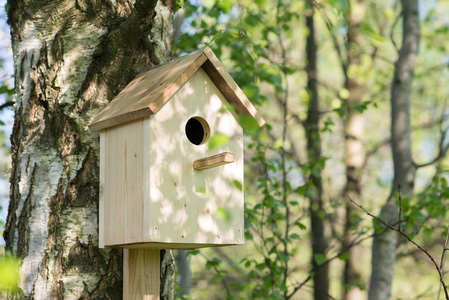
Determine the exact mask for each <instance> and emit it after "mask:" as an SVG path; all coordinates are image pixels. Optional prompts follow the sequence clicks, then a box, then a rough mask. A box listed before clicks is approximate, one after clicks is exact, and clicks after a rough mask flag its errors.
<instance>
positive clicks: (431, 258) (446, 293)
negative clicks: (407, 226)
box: [346, 195, 449, 300]
mask: <svg viewBox="0 0 449 300" xmlns="http://www.w3.org/2000/svg"><path fill="white" fill-rule="evenodd" d="M346 196H347V197H348V199H349V200H350V201H351V202H352V203H353V204H354V205H355V206H357V207H358V208H360V209H361V210H363V211H364V212H365V213H366V214H367V215H368V216H370V217H371V218H373V219H375V220H377V221H379V222H380V223H382V224H383V225H384V226H386V227H388V228H390V229H391V230H394V231H396V232H398V233H399V234H400V235H402V236H403V237H405V238H406V239H407V240H408V241H409V242H410V243H411V244H413V245H414V246H415V247H417V248H418V249H419V250H421V251H422V252H423V253H424V254H426V256H427V257H428V258H429V259H430V261H431V262H432V263H433V265H434V267H435V269H436V270H437V272H438V275H439V276H440V282H441V285H442V286H443V290H444V293H445V295H446V299H447V300H449V294H448V291H447V286H446V283H445V282H444V277H443V273H442V271H441V269H440V267H439V266H438V264H437V262H436V261H435V259H434V258H433V256H432V255H430V254H429V252H428V251H427V250H426V249H424V248H422V247H421V246H420V245H419V244H418V243H416V242H415V241H413V240H412V239H411V238H410V237H409V236H408V235H407V234H406V233H404V232H403V231H402V230H400V227H399V226H398V228H396V227H394V226H392V225H390V224H388V223H387V222H385V221H384V220H382V219H381V218H379V217H377V216H375V215H373V214H372V213H370V212H369V211H368V210H367V209H365V208H364V207H363V206H361V205H360V204H358V203H357V202H355V201H354V200H352V199H351V198H350V197H349V196H348V195H346ZM446 241H447V240H446ZM444 251H446V243H445V245H444V250H443V256H444Z"/></svg>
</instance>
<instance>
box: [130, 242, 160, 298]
mask: <svg viewBox="0 0 449 300" xmlns="http://www.w3.org/2000/svg"><path fill="white" fill-rule="evenodd" d="M124 252H126V254H125V253H124V256H123V275H124V276H123V299H129V300H134V299H144V300H157V299H160V296H159V295H160V251H159V249H150V250H143V249H129V250H126V251H124Z"/></svg>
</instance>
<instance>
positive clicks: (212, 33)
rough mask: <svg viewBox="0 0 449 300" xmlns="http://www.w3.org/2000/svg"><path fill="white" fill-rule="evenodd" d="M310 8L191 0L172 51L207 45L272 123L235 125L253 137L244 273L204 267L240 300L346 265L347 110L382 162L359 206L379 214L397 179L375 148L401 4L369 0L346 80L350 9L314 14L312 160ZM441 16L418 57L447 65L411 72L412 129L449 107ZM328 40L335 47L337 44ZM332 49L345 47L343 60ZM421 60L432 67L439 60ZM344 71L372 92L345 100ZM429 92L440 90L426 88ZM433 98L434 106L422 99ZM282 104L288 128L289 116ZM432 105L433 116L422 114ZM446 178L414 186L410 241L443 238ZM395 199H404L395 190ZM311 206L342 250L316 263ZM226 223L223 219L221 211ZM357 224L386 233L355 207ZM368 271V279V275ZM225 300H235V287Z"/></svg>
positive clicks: (343, 5)
mask: <svg viewBox="0 0 449 300" xmlns="http://www.w3.org/2000/svg"><path fill="white" fill-rule="evenodd" d="M308 4H309V3H306V2H301V1H300V2H298V1H271V0H255V1H249V0H242V1H232V0H228V1H215V0H208V1H204V2H203V3H202V4H199V3H198V2H187V1H186V2H185V3H184V9H185V15H186V20H188V24H189V25H188V26H189V30H187V32H186V33H185V34H184V35H182V36H181V37H180V38H179V39H178V40H177V41H176V43H175V47H174V50H175V53H176V54H181V53H188V52H191V51H194V50H197V49H198V48H201V47H204V46H209V47H211V48H212V50H213V51H214V52H215V53H216V54H217V56H218V57H219V58H220V60H221V61H222V62H223V64H224V65H225V67H226V68H227V70H228V71H229V73H230V74H231V76H232V77H233V78H234V80H235V81H236V82H237V83H238V84H239V86H240V87H241V89H242V90H243V92H244V93H245V94H246V95H247V97H248V98H249V99H250V100H251V102H252V103H253V104H255V106H256V107H258V108H262V109H261V110H259V111H260V112H263V117H264V119H265V121H266V122H267V124H266V125H265V126H264V128H262V129H260V128H259V126H258V125H257V124H256V123H255V121H254V119H252V118H245V117H243V118H241V119H239V123H240V124H241V125H242V127H243V128H244V131H245V133H246V134H247V137H246V138H245V141H247V142H248V145H247V149H246V153H245V157H246V158H248V161H247V162H246V166H247V169H246V170H245V171H246V175H245V176H246V178H245V185H244V186H243V184H242V183H241V182H234V185H235V187H236V188H238V189H240V190H242V189H244V190H245V194H246V195H247V197H246V198H247V201H246V203H245V226H244V230H245V232H244V234H245V239H246V242H247V245H246V246H245V247H247V248H245V249H248V248H249V249H253V250H252V251H251V253H246V254H245V255H244V256H243V257H242V258H241V256H238V257H239V259H238V260H241V261H240V263H239V267H240V269H238V271H236V272H235V273H236V274H237V275H236V274H234V275H233V272H232V271H231V270H230V269H229V266H225V263H224V262H223V261H224V260H221V259H218V258H217V260H214V259H208V260H207V263H206V268H208V270H209V271H211V272H212V271H213V272H215V273H216V275H214V276H215V277H214V278H215V279H214V280H216V281H215V282H217V283H218V284H220V285H221V286H222V287H223V288H224V289H229V288H231V289H232V291H233V297H234V298H235V299H260V298H264V299H285V298H286V296H288V295H290V293H292V292H293V291H294V289H295V287H297V286H296V283H297V282H300V281H301V278H308V276H309V275H310V276H311V277H313V275H314V272H315V270H311V269H309V267H304V261H308V262H311V261H312V259H313V261H314V262H315V263H316V264H317V265H324V264H327V263H329V261H331V263H333V261H332V260H335V261H340V262H341V263H343V262H345V261H347V260H348V258H349V257H348V252H346V249H345V252H342V253H340V248H339V246H340V245H341V241H342V239H343V237H342V236H341V232H342V231H343V228H341V223H342V222H341V219H340V218H342V214H343V215H344V213H342V207H343V206H344V201H345V199H343V198H344V196H345V195H344V191H343V188H342V186H341V182H342V181H343V180H342V179H341V178H342V177H344V176H345V174H344V170H345V162H344V161H342V158H341V153H342V152H344V149H343V147H342V145H343V143H342V139H343V138H344V137H343V136H342V134H341V132H342V130H341V127H342V123H343V122H346V121H347V118H348V116H349V115H348V112H354V111H355V112H359V113H361V114H363V115H364V116H365V123H366V124H367V128H366V131H365V132H366V135H365V136H364V140H363V141H362V142H363V144H364V147H366V149H367V153H368V151H370V150H371V149H373V151H372V152H371V153H370V155H372V156H373V157H374V158H372V157H370V159H375V163H372V161H368V163H367V165H366V166H365V169H364V173H363V174H358V176H359V175H360V176H363V178H364V181H363V187H361V188H363V189H364V190H363V191H362V195H363V199H360V201H362V202H363V205H364V207H365V203H368V204H367V205H368V207H370V211H373V212H377V211H378V208H379V207H380V205H379V203H380V202H383V201H384V200H385V199H386V198H387V197H388V194H389V191H388V189H389V184H390V180H391V178H392V177H393V175H392V174H391V171H390V169H389V167H384V166H385V165H388V166H389V164H390V160H391V157H390V154H389V148H388V147H385V149H384V148H381V147H379V149H380V150H379V149H376V146H377V145H378V144H379V142H381V141H383V140H385V139H386V138H388V136H389V135H390V131H389V121H386V120H389V117H388V114H389V107H388V106H387V104H388V100H389V97H390V84H391V81H392V76H393V70H394V61H395V59H396V57H397V52H396V49H395V48H394V45H393V44H392V42H391V39H393V40H395V41H396V43H398V42H397V41H399V39H398V38H399V34H400V26H395V27H394V26H393V24H394V21H395V19H396V15H397V14H399V9H397V8H396V7H395V6H394V5H392V4H391V3H389V2H388V3H379V2H376V3H374V2H370V4H369V5H370V6H369V7H370V9H369V12H368V13H367V17H366V18H365V19H364V20H362V21H361V24H360V32H361V37H360V43H361V45H360V46H361V47H360V49H362V50H363V53H362V54H361V61H360V62H359V63H357V64H355V65H353V66H350V67H349V68H347V69H346V70H345V71H346V74H343V71H342V69H343V68H342V65H341V64H344V63H347V59H348V57H347V55H348V51H349V50H350V45H347V44H346V41H345V34H346V33H347V30H348V29H347V23H346V22H347V19H346V17H347V15H348V13H349V9H350V7H349V4H348V2H347V1H343V0H326V1H325V2H323V4H322V5H320V6H319V7H315V9H316V12H317V13H316V14H315V19H316V22H317V28H318V30H319V34H318V35H319V37H320V40H319V43H318V46H319V52H318V56H319V57H318V69H319V74H318V76H317V77H318V79H319V94H320V108H319V109H320V117H321V119H320V120H321V122H320V124H319V128H318V129H317V131H316V132H315V136H314V137H315V138H316V137H317V136H319V137H321V138H322V139H323V141H324V142H323V153H324V154H325V155H322V154H321V153H317V155H316V159H314V160H306V159H305V158H306V155H307V152H306V149H305V144H306V139H305V135H304V131H305V130H307V129H306V128H305V126H304V123H305V121H306V120H307V113H306V112H307V107H308V105H309V103H310V99H311V94H310V91H307V88H306V76H305V70H304V69H305V57H304V55H303V52H304V51H305V50H304V44H305V38H306V36H307V34H308V32H307V31H306V30H305V29H304V20H305V16H306V15H307V14H308V13H310V12H309V10H308ZM438 5H440V4H438ZM436 15H437V11H435V10H430V11H429V12H428V14H427V16H425V17H423V18H424V20H423V24H424V27H426V26H427V27H428V28H427V29H426V28H424V29H423V38H424V39H425V40H426V41H425V42H423V43H424V44H423V45H424V46H422V48H425V49H424V50H423V51H421V53H424V52H426V53H425V54H420V59H422V60H423V61H425V59H424V58H421V57H426V55H428V61H430V58H431V57H438V58H439V59H440V60H439V62H440V63H438V64H436V66H435V67H434V68H424V67H423V68H422V69H421V70H418V72H417V74H416V77H417V78H418V81H417V83H414V84H415V85H416V86H415V93H414V95H413V98H414V99H416V100H415V101H416V102H417V103H415V104H414V105H418V109H416V111H415V112H414V113H415V115H414V116H413V120H418V121H416V122H415V123H416V124H412V125H414V126H415V127H416V126H418V125H420V122H421V121H429V122H430V121H431V120H434V119H435V118H436V117H438V113H439V112H440V111H443V110H445V109H446V108H445V106H443V105H442V103H443V102H444V101H445V100H444V99H446V98H447V97H445V96H442V95H443V94H445V95H447V94H449V91H448V92H447V93H446V92H445V91H446V85H447V84H444V83H443V82H444V80H446V82H447V79H448V78H447V77H448V74H449V72H448V68H447V63H442V62H443V61H444V59H443V57H444V55H446V54H447V52H448V50H449V49H447V48H448V43H447V42H445V41H444V37H443V36H444V33H446V32H448V31H449V27H448V26H446V25H445V24H444V22H441V20H440V22H435V19H436V18H437V17H436ZM297 28H298V29H297ZM390 31H391V32H390ZM390 33H391V34H390ZM333 36H334V38H335V43H336V45H334V44H333V43H334V40H333ZM399 44H400V43H399ZM434 45H438V46H437V47H435V46H434ZM438 47H439V48H438ZM436 48H438V49H436ZM337 49H340V52H341V54H340V55H341V57H339V54H338V53H337ZM428 61H426V62H428ZM446 61H447V57H446ZM422 65H423V66H426V65H427V66H430V65H432V66H433V65H435V63H423V64H422ZM346 67H348V66H347V65H346ZM435 70H439V71H441V70H445V71H441V72H445V73H439V74H440V75H441V76H440V77H441V79H438V80H437V81H439V80H441V83H440V86H438V87H436V84H435V82H437V81H436V80H435V77H434V76H429V75H430V74H431V73H432V72H434V71H435ZM426 71H427V72H426ZM344 76H348V78H356V79H357V80H358V81H359V82H360V83H361V84H364V85H365V86H366V90H367V91H366V95H365V96H364V97H363V99H358V100H359V101H358V102H354V103H348V99H349V98H350V97H351V94H350V92H349V90H348V89H349V88H348V87H347V86H345V85H344V84H343V83H344ZM430 81H433V82H430ZM423 82H426V84H425V85H424V84H423ZM428 86H432V87H435V88H430V89H429V88H428ZM429 97H430V98H431V99H432V100H431V102H429V101H428V100H427V98H429ZM285 99H287V106H286V108H287V111H286V120H287V121H286V122H287V123H284V121H283V114H284V112H285V109H284V104H285V102H284V101H285ZM373 108H375V109H373ZM428 110H431V113H429V114H424V112H425V111H428ZM427 116H428V117H427ZM412 122H413V121H412ZM440 124H441V123H440ZM287 125H288V126H287ZM285 127H286V128H287V129H288V130H287V135H286V137H283V129H284V128H285ZM432 129H433V131H435V127H432ZM429 131H430V130H429ZM426 135H427V137H428V136H429V135H428V134H426V133H424V134H423V137H421V136H418V138H417V139H418V140H420V141H421V142H422V141H423V139H424V137H425V136H426ZM433 137H434V136H433ZM226 142H227V139H226V137H223V136H220V135H217V136H216V137H212V138H211V139H210V141H209V148H211V149H213V148H216V147H219V146H221V145H223V144H225V143H226ZM427 152H429V151H427ZM296 153H300V154H299V155H296ZM426 160H428V159H427V157H426ZM446 162H447V161H446ZM426 176H427V177H426ZM426 176H423V177H422V178H425V179H420V180H421V181H426V180H427V179H428V178H429V176H428V175H426ZM430 177H431V176H430ZM447 178H449V174H448V173H447V171H444V168H441V170H439V171H438V172H437V174H436V175H435V176H434V178H433V179H432V180H431V182H430V183H429V184H428V185H427V186H426V187H424V188H422V186H421V187H420V188H419V189H417V190H419V192H418V193H417V195H416V197H413V198H412V199H401V207H402V215H401V217H402V219H401V226H402V228H403V230H404V231H406V233H407V234H409V235H410V236H416V238H422V239H423V240H434V239H436V238H437V237H438V238H441V235H442V233H443V228H442V227H441V226H442V225H441V224H446V223H447V207H448V204H449V203H447V199H448V195H449V190H448V187H447V183H446V180H447ZM316 179H321V180H322V182H323V186H322V187H320V186H319V185H317V184H316V181H315V180H316ZM318 189H323V190H324V192H323V195H324V196H323V198H324V200H323V201H324V207H322V206H320V205H315V204H312V205H310V207H309V206H308V205H307V203H309V199H310V198H314V197H317V196H318V195H319V192H318V191H319V190H318ZM342 195H343V197H342ZM372 199H373V200H372ZM394 199H396V200H398V195H396V196H395V198H394ZM397 204H398V205H399V201H397ZM310 211H313V212H316V213H317V215H318V216H319V217H320V218H321V219H322V220H324V221H325V224H326V226H327V228H328V229H331V230H329V231H332V236H327V238H329V239H330V240H329V244H330V245H337V246H334V247H335V248H338V249H339V250H336V249H335V248H334V249H333V248H331V247H330V248H329V249H327V252H325V253H326V254H321V253H319V254H315V255H313V256H312V258H311V257H310V253H308V252H307V250H305V249H307V248H308V244H309V243H310V235H311V234H310V226H309V222H310V219H309V213H310ZM222 217H223V219H226V213H225V212H223V215H222ZM350 219H351V221H352V222H351V224H352V228H351V230H352V231H353V233H354V234H355V235H356V236H357V238H358V239H368V238H369V237H370V236H371V235H372V234H376V233H382V232H383V231H384V230H385V226H383V225H382V224H381V223H380V222H378V221H376V220H374V219H373V220H371V219H367V218H366V217H364V216H362V215H361V212H360V211H355V213H353V214H352V215H351V216H350ZM396 225H397V224H396ZM444 232H445V231H444ZM421 233H422V234H421ZM248 244H249V245H248ZM193 253H195V252H193ZM199 253H201V252H199ZM241 255H242V254H241ZM299 257H300V258H302V263H301V264H299V263H298V262H297V260H298V259H299ZM240 258H241V259H240ZM298 266H299V267H298ZM298 269H300V270H298ZM286 270H287V272H285V271H286ZM286 273H288V275H286ZM289 276H291V277H289ZM364 276H365V277H366V278H365V279H366V281H367V280H368V279H367V277H368V276H369V274H364ZM291 278H293V279H291ZM225 282H226V284H225ZM355 287H358V288H360V289H362V290H364V289H365V287H364V286H363V285H358V284H356V285H354V286H351V287H345V288H355ZM298 293H302V290H300V291H299V292H298ZM227 295H228V297H229V293H228V292H227ZM303 295H304V294H301V296H300V297H302V296H303ZM332 296H334V297H335V295H332ZM410 297H411V296H410ZM336 298H338V297H336Z"/></svg>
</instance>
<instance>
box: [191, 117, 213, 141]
mask: <svg viewBox="0 0 449 300" xmlns="http://www.w3.org/2000/svg"><path fill="white" fill-rule="evenodd" d="M186 136H187V138H188V139H189V141H190V142H191V143H192V144H194V145H201V144H204V143H205V142H207V140H208V139H209V136H210V127H209V124H207V121H206V120H204V119H203V118H201V117H193V118H190V119H189V120H188V121H187V124H186Z"/></svg>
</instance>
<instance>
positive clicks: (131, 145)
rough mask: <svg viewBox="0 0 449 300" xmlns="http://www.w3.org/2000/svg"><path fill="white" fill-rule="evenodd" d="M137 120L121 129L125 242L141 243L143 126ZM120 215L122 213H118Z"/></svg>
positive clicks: (140, 121)
mask: <svg viewBox="0 0 449 300" xmlns="http://www.w3.org/2000/svg"><path fill="white" fill-rule="evenodd" d="M142 123H143V122H142V120H137V121H134V122H132V123H129V124H126V126H123V127H120V130H122V134H123V138H124V144H125V147H124V150H125V152H124V163H125V165H124V167H125V170H124V171H125V176H124V177H125V178H124V179H125V180H124V184H125V199H124V201H125V211H124V212H123V213H125V217H126V220H125V226H126V229H125V240H126V242H127V243H135V242H141V241H142V238H143V232H142V229H143V227H142V224H143V164H142V162H143V139H142V135H143V124H142ZM117 213H118V214H120V213H121V212H117Z"/></svg>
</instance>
